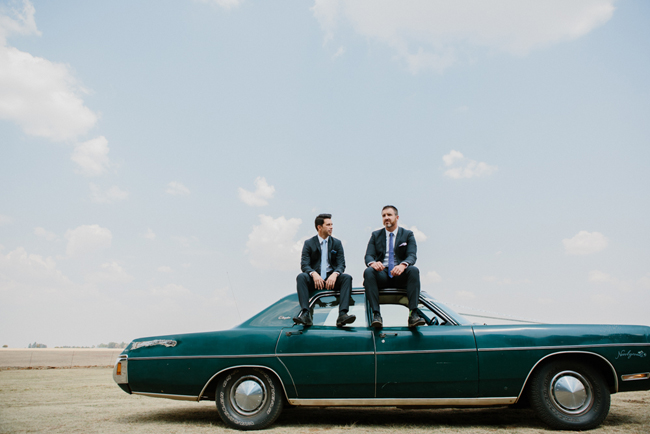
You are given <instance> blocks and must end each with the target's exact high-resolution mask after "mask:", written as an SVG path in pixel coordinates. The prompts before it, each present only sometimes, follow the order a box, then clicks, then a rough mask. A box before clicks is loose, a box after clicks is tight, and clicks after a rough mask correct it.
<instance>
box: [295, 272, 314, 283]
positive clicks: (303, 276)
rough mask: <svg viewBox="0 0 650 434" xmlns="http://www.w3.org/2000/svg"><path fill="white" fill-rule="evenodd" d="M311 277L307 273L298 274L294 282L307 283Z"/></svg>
mask: <svg viewBox="0 0 650 434" xmlns="http://www.w3.org/2000/svg"><path fill="white" fill-rule="evenodd" d="M310 277H311V276H309V274H307V273H300V274H299V275H298V276H296V281H297V282H301V281H302V282H309V279H310Z"/></svg>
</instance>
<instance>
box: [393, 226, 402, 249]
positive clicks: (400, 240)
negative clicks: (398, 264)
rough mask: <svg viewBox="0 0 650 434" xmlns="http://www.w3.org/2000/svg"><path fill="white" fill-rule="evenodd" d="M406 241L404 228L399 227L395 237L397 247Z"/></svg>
mask: <svg viewBox="0 0 650 434" xmlns="http://www.w3.org/2000/svg"><path fill="white" fill-rule="evenodd" d="M403 242H404V229H402V228H397V236H396V237H395V248H397V246H399V245H400V244H402V243H403Z"/></svg>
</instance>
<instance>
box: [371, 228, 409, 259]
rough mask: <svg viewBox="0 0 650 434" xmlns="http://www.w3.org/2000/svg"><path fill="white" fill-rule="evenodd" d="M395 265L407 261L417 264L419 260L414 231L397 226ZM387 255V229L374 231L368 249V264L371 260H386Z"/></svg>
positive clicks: (394, 247)
mask: <svg viewBox="0 0 650 434" xmlns="http://www.w3.org/2000/svg"><path fill="white" fill-rule="evenodd" d="M393 249H394V251H395V265H399V264H401V263H402V262H406V263H407V264H409V265H413V264H415V261H416V260H417V252H418V246H417V244H415V236H414V235H413V231H409V230H408V229H404V228H400V227H398V228H397V237H395V245H394V246H393ZM385 255H386V229H385V228H384V229H379V230H377V231H374V232H373V233H372V235H371V236H370V241H368V248H367V249H366V265H368V264H369V263H370V262H375V261H378V262H384V257H385Z"/></svg>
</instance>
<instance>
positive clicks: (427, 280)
mask: <svg viewBox="0 0 650 434" xmlns="http://www.w3.org/2000/svg"><path fill="white" fill-rule="evenodd" d="M440 282H442V277H440V274H438V273H436V272H435V271H429V272H428V273H427V274H425V275H424V276H422V283H424V284H434V283H440Z"/></svg>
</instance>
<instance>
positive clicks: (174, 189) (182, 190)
mask: <svg viewBox="0 0 650 434" xmlns="http://www.w3.org/2000/svg"><path fill="white" fill-rule="evenodd" d="M165 192H166V193H168V194H171V195H172V196H183V195H187V194H190V190H189V189H188V188H187V187H185V186H184V185H183V184H181V183H180V182H176V181H172V182H170V183H169V184H167V189H166V190H165Z"/></svg>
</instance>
